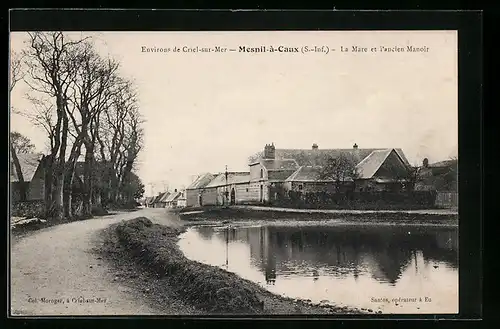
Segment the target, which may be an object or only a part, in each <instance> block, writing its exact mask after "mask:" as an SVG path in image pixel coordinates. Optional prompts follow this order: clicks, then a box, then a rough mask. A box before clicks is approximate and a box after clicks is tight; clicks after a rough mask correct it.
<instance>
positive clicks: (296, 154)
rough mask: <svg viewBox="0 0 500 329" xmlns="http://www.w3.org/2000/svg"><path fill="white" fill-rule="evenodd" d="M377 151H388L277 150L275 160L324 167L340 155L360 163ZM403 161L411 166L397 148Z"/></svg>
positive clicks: (259, 155)
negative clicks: (326, 162)
mask: <svg viewBox="0 0 500 329" xmlns="http://www.w3.org/2000/svg"><path fill="white" fill-rule="evenodd" d="M375 150H387V148H370V149H361V148H358V149H354V148H349V149H315V150H312V149H276V150H275V160H284V159H294V160H295V161H296V162H297V164H298V165H299V166H317V165H323V164H324V163H325V161H326V160H327V159H329V158H337V157H339V156H340V155H344V156H348V157H354V158H355V159H356V161H357V162H358V163H359V162H360V161H361V160H363V159H364V158H366V157H367V156H368V155H370V153H372V152H373V151H375ZM395 150H396V152H397V153H398V154H399V156H400V157H401V159H402V160H403V161H404V162H405V163H406V164H408V165H409V163H408V160H407V159H406V157H405V156H404V153H403V151H402V150H401V149H398V148H395ZM263 155H264V152H263V151H261V152H258V153H256V154H254V155H253V156H251V157H250V159H249V160H250V163H255V162H257V161H259V160H260V159H262V158H263Z"/></svg>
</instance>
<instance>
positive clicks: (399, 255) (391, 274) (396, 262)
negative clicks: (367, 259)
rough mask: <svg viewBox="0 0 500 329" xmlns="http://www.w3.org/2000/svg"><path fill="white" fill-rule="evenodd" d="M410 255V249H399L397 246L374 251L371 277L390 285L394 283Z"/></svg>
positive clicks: (408, 260)
mask: <svg viewBox="0 0 500 329" xmlns="http://www.w3.org/2000/svg"><path fill="white" fill-rule="evenodd" d="M411 257H412V253H411V251H410V250H400V249H398V247H397V246H392V247H390V246H389V247H388V248H387V249H386V250H385V251H382V252H378V253H374V254H373V258H374V259H375V264H373V265H374V266H373V267H372V276H373V278H375V279H377V280H379V281H382V282H389V283H390V284H392V285H394V284H396V282H397V281H398V280H399V278H400V277H401V274H402V273H403V271H404V268H405V267H406V266H407V265H408V264H409V263H410V260H411Z"/></svg>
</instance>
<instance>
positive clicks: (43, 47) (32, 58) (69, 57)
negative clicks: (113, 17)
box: [23, 32, 83, 219]
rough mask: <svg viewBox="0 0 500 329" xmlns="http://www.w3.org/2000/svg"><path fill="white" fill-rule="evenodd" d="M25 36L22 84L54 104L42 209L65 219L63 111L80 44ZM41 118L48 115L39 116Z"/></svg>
mask: <svg viewBox="0 0 500 329" xmlns="http://www.w3.org/2000/svg"><path fill="white" fill-rule="evenodd" d="M28 35H29V41H28V48H27V49H26V50H25V51H24V52H23V58H24V63H25V66H26V74H27V78H26V77H25V82H26V83H27V84H28V86H29V87H30V88H31V90H32V92H37V93H39V94H42V95H45V97H48V98H50V99H51V100H53V101H54V103H55V108H54V110H55V118H54V126H51V127H50V131H51V134H52V135H51V136H50V138H51V149H50V151H49V154H48V155H47V156H46V157H45V158H44V166H45V173H46V175H45V186H46V193H45V206H46V213H47V216H48V217H54V218H56V219H61V218H62V217H63V216H64V210H63V186H64V178H65V175H64V174H65V170H64V169H65V161H66V148H67V146H68V131H69V118H68V116H67V110H66V108H67V106H68V91H69V88H70V86H71V84H72V83H73V82H74V79H75V77H76V73H77V68H76V67H75V65H76V64H77V61H75V60H74V54H75V52H74V51H73V49H74V48H75V47H78V46H79V45H80V44H81V42H83V40H76V41H73V40H69V39H68V38H66V37H65V35H64V34H63V33H62V32H46V33H45V32H35V33H28ZM41 117H47V115H43V114H42V115H41Z"/></svg>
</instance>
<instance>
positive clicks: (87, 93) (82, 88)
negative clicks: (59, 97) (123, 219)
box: [65, 42, 118, 216]
mask: <svg viewBox="0 0 500 329" xmlns="http://www.w3.org/2000/svg"><path fill="white" fill-rule="evenodd" d="M75 58H76V60H77V61H78V68H79V69H78V78H77V79H76V81H75V83H74V84H73V86H72V93H71V94H72V97H71V98H70V103H71V104H72V107H71V108H68V109H69V111H68V112H67V113H68V116H69V118H70V119H71V122H72V123H73V128H74V130H75V136H74V138H75V141H74V144H73V149H72V152H71V156H70V159H69V160H68V163H67V166H66V170H67V173H66V174H67V178H68V184H67V192H66V193H65V195H66V200H67V201H66V202H65V208H66V209H67V210H66V212H69V211H71V206H70V205H68V204H71V185H72V181H73V176H74V171H75V164H76V161H77V159H78V157H79V156H80V153H81V147H82V145H83V146H85V162H84V168H83V195H82V201H83V208H82V210H83V215H84V216H91V215H92V195H93V184H92V182H93V177H92V176H93V175H92V173H93V168H94V152H95V144H96V132H97V130H98V125H99V120H98V117H99V115H100V113H101V111H103V110H104V109H105V108H106V107H107V106H109V101H110V98H111V96H112V95H113V94H114V93H115V90H114V89H113V87H114V83H115V82H116V81H117V79H118V78H117V76H116V71H117V69H118V63H117V62H115V61H113V60H104V59H103V58H102V57H101V56H99V54H97V53H96V52H95V50H94V47H93V45H92V44H91V43H90V42H86V43H82V45H81V47H80V49H79V53H78V54H77V55H76V56H75Z"/></svg>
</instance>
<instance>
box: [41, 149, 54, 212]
mask: <svg viewBox="0 0 500 329" xmlns="http://www.w3.org/2000/svg"><path fill="white" fill-rule="evenodd" d="M53 159H54V157H53V156H52V155H48V156H46V157H44V158H43V159H42V161H43V164H42V165H43V170H44V181H45V186H44V187H45V194H44V203H45V218H51V217H52V196H53V192H52V191H53V188H54V184H53V178H54V176H53V168H54V160H53Z"/></svg>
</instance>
